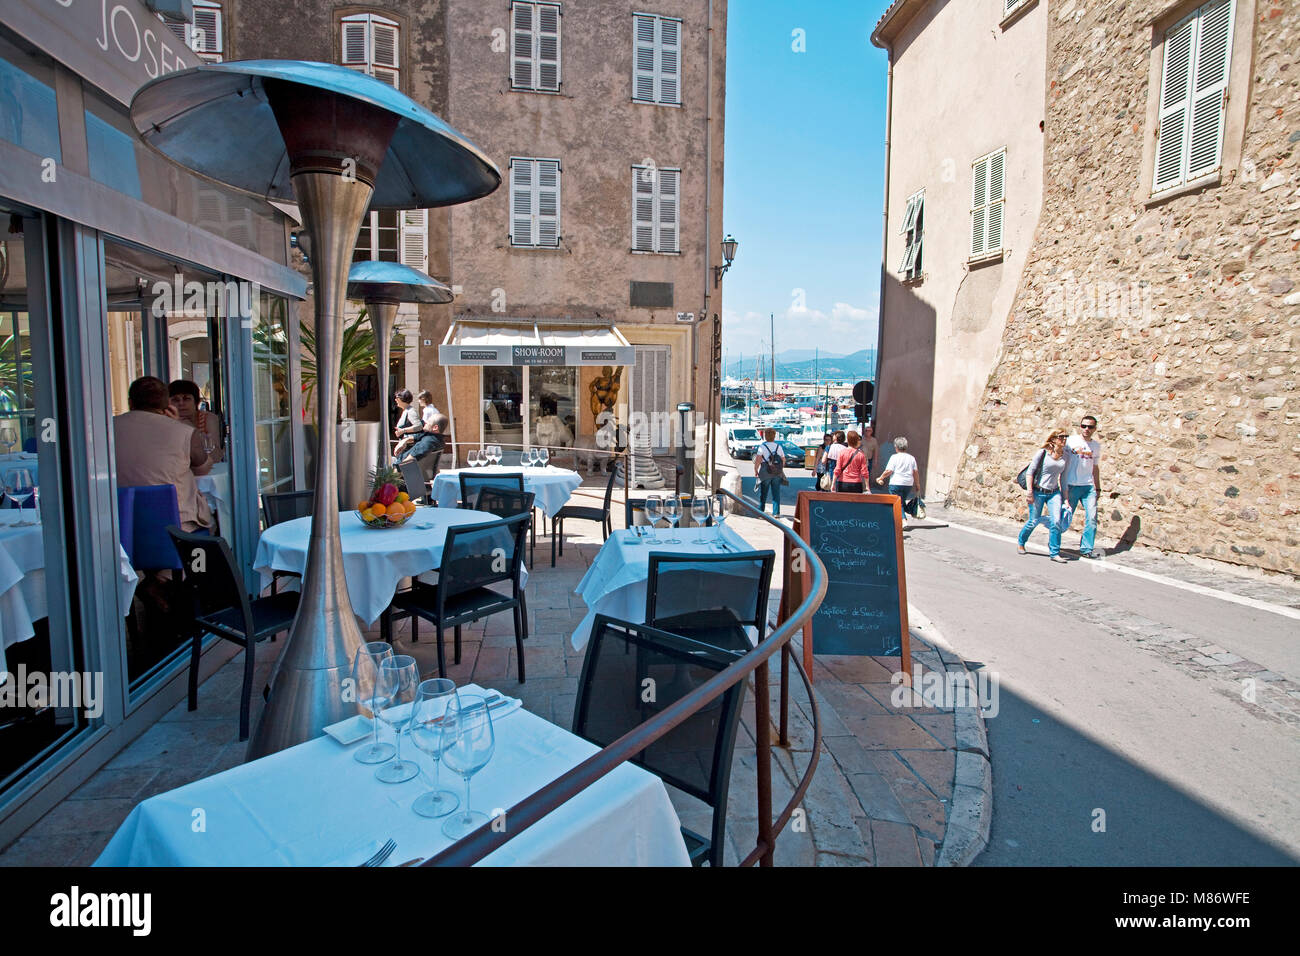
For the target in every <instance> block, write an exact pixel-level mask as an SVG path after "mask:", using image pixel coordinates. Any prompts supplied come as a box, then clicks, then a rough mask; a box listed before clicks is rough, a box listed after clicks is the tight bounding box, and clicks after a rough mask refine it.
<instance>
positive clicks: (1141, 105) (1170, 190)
mask: <svg viewBox="0 0 1300 956" xmlns="http://www.w3.org/2000/svg"><path fill="white" fill-rule="evenodd" d="M1007 2H1008V3H1011V0H1007ZM1031 2H1032V0H1031ZM1039 2H1040V3H1043V0H1039ZM1043 5H1044V6H1045V7H1046V27H1047V42H1046V77H1047V82H1046V87H1045V89H1044V91H1043V93H1044V96H1043V107H1042V110H1041V117H1038V116H1034V115H1032V114H1030V115H1026V116H1024V117H1023V121H1024V122H1026V123H1037V122H1038V120H1039V119H1040V118H1041V120H1042V122H1043V133H1044V147H1043V203H1042V210H1041V213H1040V215H1039V221H1038V225H1037V229H1036V231H1035V234H1034V236H1033V240H1032V245H1031V247H1030V248H1029V250H1028V257H1027V261H1026V264H1025V266H1024V269H1023V272H1022V273H1021V274H1020V276H1019V277H1018V289H1017V292H1016V295H1015V299H1014V302H1013V303H1012V305H1011V307H1010V309H1009V311H1008V314H1007V315H1006V316H1005V317H1004V320H1005V329H1004V330H1003V331H1002V332H1001V333H1000V345H999V353H998V357H997V361H996V363H995V364H994V366H993V368H992V370H991V372H990V374H989V376H988V379H987V382H986V383H983V390H982V395H981V396H980V399H979V401H978V407H977V408H976V409H975V418H974V423H973V425H972V426H971V427H970V428H969V429H968V430H966V431H964V432H962V433H961V434H958V435H956V436H955V437H956V440H957V441H958V442H959V443H960V464H959V466H958V468H957V473H956V477H955V479H954V482H953V485H952V487H951V488H948V489H942V488H941V489H934V488H931V489H928V490H929V491H930V493H931V494H934V493H936V492H946V493H947V494H949V495H950V496H951V497H952V499H953V500H954V501H955V502H956V503H958V504H960V505H962V506H966V507H972V508H975V509H978V510H983V511H988V512H993V513H999V514H1005V515H1008V516H1012V515H1015V514H1016V513H1017V512H1019V513H1021V514H1023V492H1021V491H1020V489H1019V488H1017V487H1016V486H1015V485H1014V476H1015V474H1016V473H1017V472H1018V471H1019V470H1020V469H1021V468H1022V467H1023V466H1024V464H1025V463H1026V462H1027V461H1028V460H1029V458H1030V454H1031V452H1032V450H1033V449H1034V448H1035V447H1036V446H1037V444H1038V443H1039V442H1040V441H1041V440H1042V436H1043V435H1044V434H1046V433H1047V431H1048V430H1049V429H1050V428H1052V427H1054V426H1055V427H1072V426H1075V425H1077V423H1078V420H1079V417H1080V416H1082V415H1085V414H1095V415H1096V416H1097V417H1098V418H1099V419H1100V423H1101V428H1100V434H1099V437H1100V439H1101V441H1102V443H1103V462H1102V467H1101V477H1102V487H1103V489H1104V494H1103V497H1102V502H1101V505H1102V506H1101V509H1100V530H1099V534H1100V538H1099V542H1100V543H1101V544H1103V545H1106V546H1111V547H1113V546H1115V544H1116V542H1117V541H1130V542H1131V541H1138V542H1141V543H1144V544H1148V545H1152V546H1155V547H1159V548H1163V549H1168V550H1172V551H1179V552H1183V553H1188V554H1198V555H1205V556H1209V557H1214V558H1219V559H1222V560H1226V561H1232V562H1237V563H1241V564H1247V565H1253V566H1257V567H1261V568H1266V569H1272V570H1281V571H1287V572H1290V573H1296V572H1297V571H1298V570H1300V522H1297V520H1296V517H1295V515H1296V510H1297V503H1296V493H1297V484H1296V482H1297V477H1298V476H1300V454H1298V453H1300V443H1298V440H1297V427H1296V426H1297V422H1298V421H1300V408H1298V407H1296V402H1297V397H1296V395H1295V388H1296V365H1295V351H1294V341H1295V336H1296V334H1297V327H1298V326H1300V292H1297V280H1298V279H1300V263H1298V261H1297V250H1298V249H1300V163H1298V157H1297V149H1298V146H1297V144H1300V55H1298V54H1300V11H1298V10H1297V8H1296V6H1295V5H1294V4H1293V3H1282V2H1269V0H1211V2H1208V3H1206V2H1203V0H1202V2H1179V3H1170V2H1167V0H1161V2H1155V0H1147V2H1127V3H1126V2H1121V0H1112V2H1097V3H1086V4H1085V3H1079V2H1076V0H1065V2H1060V3H1058V2H1052V3H1050V4H1046V3H1044V4H1043ZM891 9H892V8H891ZM1001 105H1002V104H993V103H990V104H988V107H987V108H988V109H989V110H990V111H992V110H995V109H1000V108H1001ZM910 133H911V131H910V130H909V131H907V133H904V132H903V131H901V130H899V128H898V127H897V126H895V128H894V131H893V135H894V137H895V138H896V139H897V138H904V137H905V136H906V135H908V134H910ZM923 133H924V134H926V135H929V133H930V131H928V130H927V131H916V132H915V135H921V134H923ZM894 215H895V213H894V211H893V210H892V209H891V210H890V216H891V218H893V216H894ZM885 267H886V268H887V269H889V268H890V267H891V263H890V262H886V263H885ZM890 322H891V316H890V315H889V313H888V311H885V312H884V314H883V317H882V325H886V326H887V325H888V324H889V323H890ZM886 341H887V339H886ZM881 361H882V365H883V367H884V368H885V369H888V368H889V363H890V361H891V359H890V356H889V355H888V353H884V352H882V356H881ZM882 400H883V402H884V403H885V405H886V406H887V404H888V402H889V398H888V395H887V393H886V394H885V395H884V396H883V399H882ZM941 411H942V410H939V409H936V412H935V414H936V415H939V414H940V413H941ZM888 414H889V411H888V408H887V407H884V408H882V415H881V417H882V421H883V422H887V421H888ZM1076 528H1077V525H1076Z"/></svg>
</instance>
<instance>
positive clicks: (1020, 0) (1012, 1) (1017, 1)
mask: <svg viewBox="0 0 1300 956" xmlns="http://www.w3.org/2000/svg"><path fill="white" fill-rule="evenodd" d="M1024 5H1025V0H1003V5H1002V14H1003V16H1006V15H1007V14H1008V13H1010V12H1011V11H1012V10H1014V9H1016V7H1022V6H1024Z"/></svg>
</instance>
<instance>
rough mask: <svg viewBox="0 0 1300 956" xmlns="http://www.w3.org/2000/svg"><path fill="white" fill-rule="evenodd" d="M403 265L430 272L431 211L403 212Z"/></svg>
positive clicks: (414, 210) (412, 210)
mask: <svg viewBox="0 0 1300 956" xmlns="http://www.w3.org/2000/svg"><path fill="white" fill-rule="evenodd" d="M401 229H402V235H401V244H402V265H404V266H409V267H410V268H412V269H415V270H417V271H419V272H428V271H429V210H427V209H407V210H405V211H403V212H402V227H401Z"/></svg>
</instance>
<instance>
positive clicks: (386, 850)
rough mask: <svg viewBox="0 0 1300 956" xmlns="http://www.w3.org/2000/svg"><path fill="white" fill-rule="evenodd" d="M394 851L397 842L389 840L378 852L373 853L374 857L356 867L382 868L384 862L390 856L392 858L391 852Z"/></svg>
mask: <svg viewBox="0 0 1300 956" xmlns="http://www.w3.org/2000/svg"><path fill="white" fill-rule="evenodd" d="M396 849H397V841H396V840H389V841H388V842H387V843H385V844H384V845H383V846H381V847H380V848H379V850H378V851H377V852H376V853H375V855H374V856H372V857H371V858H370V859H368V860H366V862H364V863H358V864H357V866H358V867H363V866H383V865H384V861H385V860H387V859H388V858H389V857H390V856H392V855H393V851H394V850H396Z"/></svg>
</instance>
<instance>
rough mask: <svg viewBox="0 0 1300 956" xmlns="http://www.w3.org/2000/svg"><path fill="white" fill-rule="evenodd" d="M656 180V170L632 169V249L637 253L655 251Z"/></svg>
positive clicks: (645, 168) (641, 167)
mask: <svg viewBox="0 0 1300 956" xmlns="http://www.w3.org/2000/svg"><path fill="white" fill-rule="evenodd" d="M655 179H656V171H655V170H653V169H650V168H648V167H645V166H633V167H632V248H633V249H635V250H636V251H637V252H654V251H655Z"/></svg>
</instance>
